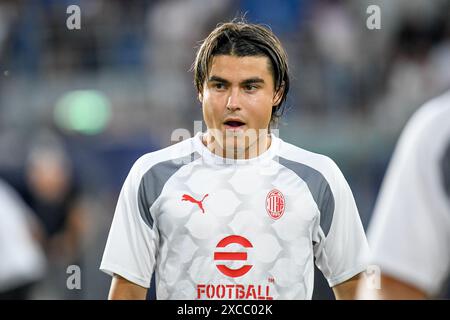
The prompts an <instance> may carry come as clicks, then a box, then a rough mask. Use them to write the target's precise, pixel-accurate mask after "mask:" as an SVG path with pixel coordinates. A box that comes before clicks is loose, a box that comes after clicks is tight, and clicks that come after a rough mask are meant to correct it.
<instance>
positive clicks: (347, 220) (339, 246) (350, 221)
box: [314, 161, 369, 287]
mask: <svg viewBox="0 0 450 320" xmlns="http://www.w3.org/2000/svg"><path fill="white" fill-rule="evenodd" d="M331 163H332V167H333V174H332V175H329V176H328V177H327V180H328V183H329V191H328V192H324V193H323V196H322V200H321V201H324V202H326V203H327V204H328V205H327V206H325V207H326V208H329V209H328V210H329V211H330V213H331V214H332V217H329V219H331V224H330V227H329V230H324V229H323V228H322V227H321V226H320V227H318V228H317V230H318V231H317V233H316V240H317V241H315V245H314V255H315V257H316V265H317V267H318V268H319V270H321V271H322V273H323V275H324V276H325V278H326V279H327V280H328V284H329V285H330V287H334V286H336V285H338V284H340V283H342V282H344V281H346V280H348V279H350V278H352V277H353V276H355V275H357V274H359V273H361V272H363V271H365V270H366V268H367V262H368V259H367V258H368V251H369V247H368V244H367V239H366V235H365V232H364V228H363V226H362V223H361V219H360V217H359V213H358V208H357V207H356V203H355V199H354V198H353V194H352V191H351V189H350V187H349V185H348V183H347V181H346V180H345V178H344V176H343V174H342V173H341V171H340V170H339V168H338V167H337V166H336V164H335V163H334V162H332V161H331ZM333 202H334V205H332V204H333ZM330 204H331V205H330ZM322 211H323V210H322ZM330 213H328V214H330ZM326 214H327V213H325V212H321V219H324V215H326Z"/></svg>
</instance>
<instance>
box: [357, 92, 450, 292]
mask: <svg viewBox="0 0 450 320" xmlns="http://www.w3.org/2000/svg"><path fill="white" fill-rule="evenodd" d="M368 236H369V244H370V246H371V250H372V259H371V262H372V264H374V265H377V266H379V267H380V269H381V274H382V277H381V289H379V290H377V289H371V288H370V287H369V286H368V284H367V283H366V282H365V281H364V279H361V282H360V285H359V294H358V296H359V298H362V299H366V298H368V299H422V298H435V297H439V296H440V293H444V290H446V287H445V286H446V284H447V281H448V279H449V276H450V91H447V92H446V93H445V94H443V95H442V96H439V97H437V98H435V99H433V100H431V101H430V102H428V103H426V104H425V105H424V106H423V107H422V108H421V109H419V110H418V111H417V112H416V113H415V114H414V116H413V117H412V118H411V120H410V121H409V123H408V124H407V126H406V128H405V129H404V132H403V134H402V135H401V137H400V140H399V142H398V145H397V147H396V150H395V153H394V155H393V157H392V160H391V164H390V166H389V168H388V171H387V173H386V177H385V180H384V183H383V185H382V189H381V191H380V195H379V199H378V202H377V205H376V207H375V212H374V216H373V220H372V221H371V224H370V227H369V232H368Z"/></svg>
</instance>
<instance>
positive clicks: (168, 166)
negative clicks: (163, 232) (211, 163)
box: [138, 152, 199, 228]
mask: <svg viewBox="0 0 450 320" xmlns="http://www.w3.org/2000/svg"><path fill="white" fill-rule="evenodd" d="M198 158H199V155H198V153H196V152H193V153H191V154H189V155H187V156H184V157H180V158H176V159H170V160H167V161H163V162H159V163H157V164H155V165H153V166H152V167H151V168H150V169H149V170H148V171H147V172H146V173H145V174H144V175H143V176H142V178H141V182H140V184H139V191H138V204H139V213H140V214H141V217H142V219H143V220H144V222H145V223H146V224H147V225H148V226H149V227H150V228H153V218H152V216H151V214H150V208H151V206H152V205H153V203H154V202H155V201H156V199H158V197H159V196H160V194H161V192H162V189H163V188H164V185H165V184H166V182H167V181H168V180H169V178H170V177H171V176H172V175H174V174H175V172H177V171H178V170H180V168H181V167H183V166H185V165H187V164H189V163H191V162H192V161H194V160H196V159H198Z"/></svg>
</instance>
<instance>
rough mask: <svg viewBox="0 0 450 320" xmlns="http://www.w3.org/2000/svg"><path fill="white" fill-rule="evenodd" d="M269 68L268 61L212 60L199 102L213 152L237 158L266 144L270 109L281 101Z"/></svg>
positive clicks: (252, 59)
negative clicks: (214, 150)
mask: <svg viewBox="0 0 450 320" xmlns="http://www.w3.org/2000/svg"><path fill="white" fill-rule="evenodd" d="M269 68H270V61H269V59H268V58H267V57H260V56H249V57H236V56H230V55H219V56H215V57H213V60H212V64H211V69H210V72H209V75H208V77H207V79H206V81H205V83H204V86H203V92H202V93H200V94H199V99H200V101H201V102H202V105H203V118H204V120H205V123H206V126H207V127H208V135H209V137H208V138H209V139H211V138H213V140H214V146H213V147H214V148H218V150H219V151H221V152H227V153H226V155H231V154H234V155H236V153H239V152H246V151H248V149H249V148H253V147H255V146H257V145H258V143H259V142H261V141H259V140H261V139H263V140H264V141H266V139H267V132H268V131H267V130H268V127H269V123H270V118H271V114H272V108H273V106H274V105H277V104H278V103H279V100H280V98H281V94H277V95H276V94H275V90H274V80H273V77H272V73H271V71H270V69H269ZM216 151H217V149H216ZM262 151H264V150H262ZM262 151H260V152H262ZM260 152H258V153H260ZM216 153H217V152H216Z"/></svg>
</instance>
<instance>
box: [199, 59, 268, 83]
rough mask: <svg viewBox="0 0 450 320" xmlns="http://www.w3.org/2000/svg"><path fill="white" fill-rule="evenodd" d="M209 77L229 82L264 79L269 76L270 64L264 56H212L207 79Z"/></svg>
mask: <svg viewBox="0 0 450 320" xmlns="http://www.w3.org/2000/svg"><path fill="white" fill-rule="evenodd" d="M211 76H216V77H221V78H224V79H227V80H230V81H231V80H244V79H247V78H255V77H259V78H266V77H270V76H271V73H270V62H269V59H268V58H267V57H265V56H245V57H238V56H232V55H219V56H214V57H213V59H212V63H211V69H210V72H209V77H208V78H210V77H211Z"/></svg>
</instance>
